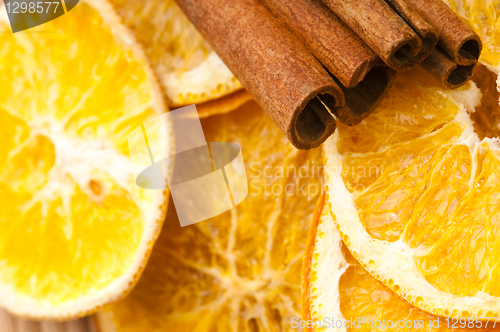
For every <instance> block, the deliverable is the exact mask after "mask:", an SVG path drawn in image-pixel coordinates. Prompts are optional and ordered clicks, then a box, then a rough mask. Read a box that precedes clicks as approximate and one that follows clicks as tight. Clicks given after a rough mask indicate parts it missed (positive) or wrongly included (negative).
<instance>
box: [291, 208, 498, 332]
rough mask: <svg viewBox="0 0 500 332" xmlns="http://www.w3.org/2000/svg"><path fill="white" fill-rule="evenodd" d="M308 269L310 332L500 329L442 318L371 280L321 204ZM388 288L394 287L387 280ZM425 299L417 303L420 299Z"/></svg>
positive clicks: (305, 298) (306, 293) (305, 299)
mask: <svg viewBox="0 0 500 332" xmlns="http://www.w3.org/2000/svg"><path fill="white" fill-rule="evenodd" d="M316 209H317V210H316V212H317V213H316V214H315V218H314V219H313V220H312V222H311V228H310V231H309V235H308V241H310V242H311V243H312V244H311V246H309V247H308V248H307V251H306V254H305V255H306V257H307V256H309V257H311V260H310V261H306V260H305V261H304V265H303V273H304V274H303V280H304V283H303V289H302V292H303V302H302V307H303V313H304V316H303V318H302V319H303V320H302V322H300V321H297V322H296V324H297V325H299V324H302V326H305V327H306V328H305V330H306V331H318V332H319V331H328V330H331V329H332V327H333V328H334V330H335V331H360V332H361V331H395V332H402V331H423V332H426V331H441V332H446V331H460V332H465V331H500V321H498V322H497V320H495V319H492V320H490V321H489V322H488V321H486V322H484V321H479V320H475V319H471V318H468V319H467V318H463V319H462V320H459V319H449V320H448V319H443V318H440V317H439V316H433V315H430V314H428V313H426V312H425V311H422V310H420V309H418V308H416V307H414V306H412V305H411V304H409V303H408V302H406V301H404V300H403V299H401V298H400V297H399V296H398V295H397V294H396V293H394V292H393V291H392V290H391V289H390V288H389V287H387V286H386V285H384V284H383V283H382V282H380V281H378V280H377V279H375V278H374V277H372V276H371V275H370V274H369V273H368V272H367V271H366V270H365V268H364V267H363V266H362V265H361V264H360V263H359V262H358V261H357V260H356V259H354V257H353V256H352V255H351V253H350V252H349V250H348V249H347V247H346V246H345V245H344V244H343V242H342V241H341V236H340V234H339V232H338V231H337V229H336V226H335V222H334V220H333V219H332V214H331V213H330V211H329V209H328V208H327V207H325V206H324V204H321V203H320V204H318V207H317V208H316ZM388 283H389V285H391V284H392V283H393V280H392V279H389V280H388ZM420 300H421V299H417V301H420ZM307 325H309V328H307Z"/></svg>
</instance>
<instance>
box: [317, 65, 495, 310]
mask: <svg viewBox="0 0 500 332" xmlns="http://www.w3.org/2000/svg"><path fill="white" fill-rule="evenodd" d="M484 70H486V69H484ZM486 77H488V76H486ZM478 85H479V86H483V88H484V86H486V84H485V83H484V82H482V81H481V77H480V78H479V81H478ZM490 88H491V87H490ZM487 90H488V89H483V91H484V92H485V93H484V94H481V91H480V89H479V88H477V87H476V85H475V84H474V83H469V84H467V85H466V86H465V87H463V88H461V89H459V90H458V91H445V90H441V89H439V88H437V87H435V86H432V85H429V84H428V82H427V78H426V77H425V76H424V74H423V73H421V72H412V73H409V74H407V75H402V76H400V77H399V79H398V80H397V81H396V83H395V85H394V87H393V89H392V90H391V91H390V93H389V96H388V97H387V98H386V100H385V101H384V102H383V103H382V105H381V106H380V107H379V109H378V110H376V111H375V112H374V113H373V115H372V116H370V117H369V118H367V119H366V120H365V121H364V122H363V123H361V124H360V125H359V126H356V127H352V128H351V127H346V126H339V128H338V132H337V133H336V134H335V136H334V137H332V139H330V140H329V141H327V143H325V145H324V151H325V158H326V161H325V163H326V165H327V166H326V174H327V177H328V180H327V181H326V183H327V185H328V188H329V190H328V191H329V202H330V204H331V209H332V213H333V214H334V216H335V217H336V223H337V224H338V225H339V228H340V231H341V232H342V234H343V236H344V238H343V239H344V242H345V244H346V246H347V247H348V248H349V250H350V251H351V252H353V254H354V256H355V257H356V258H357V259H358V260H359V261H360V263H361V264H362V265H363V266H365V268H367V270H368V271H369V272H370V273H371V274H372V275H374V276H375V277H376V278H377V279H379V280H381V281H383V282H384V283H385V284H387V285H388V286H389V287H390V288H391V289H392V290H394V291H395V292H396V293H397V294H399V295H400V296H402V297H404V298H405V299H406V300H408V301H409V302H410V303H412V304H413V305H415V306H417V307H419V308H421V309H423V310H425V311H428V312H430V313H433V314H437V315H442V316H453V317H457V316H462V317H483V316H493V317H497V313H500V305H499V297H500V286H499V285H500V283H499V280H498V278H499V277H498V276H499V275H500V271H499V265H498V262H499V259H500V242H499V237H498V235H499V230H500V221H499V220H500V219H499V215H498V213H499V210H498V204H497V201H498V196H499V195H500V174H499V172H500V161H499V159H498V158H499V156H500V149H499V147H498V141H497V139H496V138H489V137H485V138H482V139H480V138H479V137H478V136H477V134H476V133H475V132H474V124H473V122H472V121H471V119H470V116H469V113H468V112H467V111H471V112H473V111H474V109H475V107H476V106H477V105H479V103H480V102H484V103H486V104H488V100H489V98H491V94H489V93H488V92H487ZM490 90H491V89H490ZM490 102H491V101H490ZM476 112H480V113H482V112H485V114H481V115H477V116H479V117H481V116H482V117H485V118H486V119H487V118H488V117H489V116H491V114H489V113H488V109H485V108H481V107H477V109H476ZM477 126H480V124H479V123H476V127H477ZM389 280H392V281H391V284H389Z"/></svg>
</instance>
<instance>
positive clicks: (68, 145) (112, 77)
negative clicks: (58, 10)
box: [0, 0, 172, 319]
mask: <svg viewBox="0 0 500 332" xmlns="http://www.w3.org/2000/svg"><path fill="white" fill-rule="evenodd" d="M3 13H4V16H3V17H2V19H1V21H0V25H1V26H2V31H4V30H5V31H9V28H8V26H7V24H8V23H7V22H8V21H7V18H6V15H5V11H3ZM120 21H121V19H120V18H119V17H118V16H117V15H116V14H115V12H114V11H113V8H112V7H111V5H110V4H109V3H107V2H106V1H101V0H99V1H97V0H95V1H94V0H86V1H81V2H80V3H79V4H78V6H76V7H75V8H74V9H73V10H72V11H71V12H69V13H68V14H67V15H64V16H62V17H60V18H58V19H55V20H53V21H50V22H48V23H46V24H44V25H41V26H38V27H35V28H32V29H30V30H26V31H24V32H19V33H16V34H12V33H7V32H6V33H2V34H0V44H1V45H2V46H1V50H0V52H1V56H2V65H1V66H0V81H1V82H0V84H1V85H2V89H1V91H0V121H1V123H2V128H3V129H2V130H1V131H0V141H1V142H2V143H1V145H0V164H1V167H0V195H1V199H0V229H1V230H2V231H1V232H0V305H1V306H3V307H5V308H7V309H8V310H9V311H10V312H11V313H14V314H16V315H20V316H24V317H29V318H37V319H45V318H46V319H67V318H71V317H77V316H82V315H84V314H86V313H89V312H93V311H95V310H96V308H97V307H100V306H102V305H104V304H106V303H109V302H111V301H115V300H118V299H120V298H121V297H123V296H124V295H126V294H127V293H128V292H129V291H130V290H131V288H132V287H133V286H134V284H135V283H136V281H137V279H138V278H139V275H140V273H141V271H142V269H143V268H144V266H145V262H146V260H147V257H148V256H149V252H150V250H151V248H152V245H153V242H154V240H155V239H156V237H157V236H158V234H159V230H160V228H161V224H162V222H163V219H164V216H165V213H166V204H167V192H166V191H161V190H158V191H154V190H144V189H141V188H139V187H138V186H137V185H136V184H135V180H134V176H133V174H132V169H131V167H130V163H129V158H128V136H129V134H130V132H131V131H132V130H134V129H135V128H136V127H138V126H139V125H140V124H141V123H142V122H143V121H146V120H147V119H150V118H153V117H156V116H158V115H159V114H162V113H163V112H165V102H164V100H163V98H162V96H161V89H160V86H159V85H158V84H157V82H156V79H155V77H154V74H153V70H152V69H151V68H150V66H149V62H148V60H147V58H146V56H145V54H144V52H143V51H142V49H141V48H140V46H139V44H138V43H137V42H135V41H134V38H133V36H132V35H131V34H130V32H129V31H128V30H127V28H126V27H125V26H123V25H122V24H121V23H120ZM170 132H171V131H170V128H169V124H168V123H164V124H163V126H162V127H161V130H159V132H158V135H159V136H158V140H159V141H160V142H163V146H162V149H164V150H165V151H164V152H165V153H168V152H170V150H171V148H172V144H171V139H170Z"/></svg>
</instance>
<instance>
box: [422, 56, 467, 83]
mask: <svg viewBox="0 0 500 332" xmlns="http://www.w3.org/2000/svg"><path fill="white" fill-rule="evenodd" d="M420 65H421V66H422V68H424V69H425V70H426V71H427V72H428V73H429V74H431V75H432V76H433V77H434V78H435V79H436V80H438V81H439V82H440V83H441V84H442V85H444V86H445V87H447V88H451V89H454V88H458V87H459V86H462V85H464V84H465V83H466V82H467V81H469V80H470V78H471V77H472V74H473V70H474V67H475V66H476V64H475V63H474V64H472V65H469V66H460V65H458V64H457V63H456V62H455V61H453V60H452V59H451V58H450V57H449V56H448V55H447V54H446V53H444V52H443V51H442V50H441V49H439V48H437V47H436V48H435V49H434V50H433V51H432V52H431V54H430V55H429V56H428V57H427V59H425V60H424V61H422V63H421V64H420Z"/></svg>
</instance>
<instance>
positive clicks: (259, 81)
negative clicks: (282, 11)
mask: <svg viewBox="0 0 500 332" xmlns="http://www.w3.org/2000/svg"><path fill="white" fill-rule="evenodd" d="M176 2H177V4H178V5H179V6H180V7H181V9H182V10H183V11H184V13H185V14H186V15H187V17H188V18H189V19H190V20H191V22H193V24H194V25H195V26H196V28H197V29H198V30H199V31H200V33H201V34H202V35H203V37H204V38H205V39H206V40H207V41H208V42H209V43H210V44H211V46H212V47H213V48H214V50H215V51H216V52H217V54H218V55H219V56H220V58H221V59H222V61H223V62H224V63H225V64H226V65H227V66H228V68H229V69H230V70H231V71H232V72H233V73H234V74H235V76H236V77H237V78H238V79H239V80H240V82H241V83H242V84H243V86H244V87H245V88H246V89H247V91H248V92H249V93H250V94H251V95H252V96H253V97H254V99H255V100H256V101H257V103H259V104H260V106H261V107H262V108H263V109H264V110H265V111H266V113H267V114H268V115H269V116H270V117H271V119H272V120H273V121H274V122H275V123H276V124H277V125H278V127H279V128H280V129H281V130H282V131H283V132H284V133H285V135H286V136H287V138H288V139H289V140H290V142H291V143H292V144H293V145H294V146H295V147H297V148H299V149H310V148H314V147H317V146H319V145H320V144H321V143H322V142H323V141H325V140H326V139H327V138H328V137H329V136H330V135H331V134H332V133H333V131H334V130H335V121H334V118H333V117H332V116H331V114H330V113H329V111H328V109H330V110H333V109H335V108H336V107H341V106H343V105H344V96H343V93H342V90H341V89H340V87H339V86H338V85H337V84H336V83H335V81H334V80H333V79H332V78H331V77H330V75H329V74H328V72H327V71H326V70H325V69H324V68H323V66H322V65H321V64H320V63H319V62H318V61H317V60H316V58H314V56H313V55H312V54H311V53H310V52H309V51H308V50H307V49H306V48H305V47H304V45H302V44H301V43H300V41H299V40H298V39H297V38H296V37H294V36H293V35H292V34H291V33H290V32H289V31H288V30H287V29H286V28H285V27H284V26H283V25H282V24H281V23H280V22H279V21H278V20H277V19H276V18H275V17H274V16H273V15H272V14H271V13H270V12H269V11H268V10H267V9H266V8H265V7H264V6H263V5H262V4H261V3H260V2H259V1H258V0H230V1H225V0H224V1H220V0H176ZM320 99H321V100H320ZM325 105H326V107H325ZM327 107H328V109H327Z"/></svg>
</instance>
